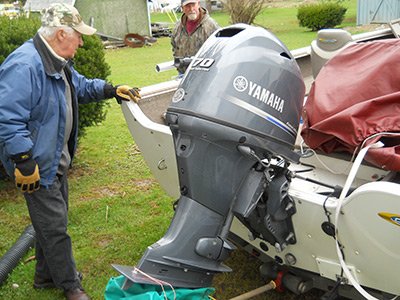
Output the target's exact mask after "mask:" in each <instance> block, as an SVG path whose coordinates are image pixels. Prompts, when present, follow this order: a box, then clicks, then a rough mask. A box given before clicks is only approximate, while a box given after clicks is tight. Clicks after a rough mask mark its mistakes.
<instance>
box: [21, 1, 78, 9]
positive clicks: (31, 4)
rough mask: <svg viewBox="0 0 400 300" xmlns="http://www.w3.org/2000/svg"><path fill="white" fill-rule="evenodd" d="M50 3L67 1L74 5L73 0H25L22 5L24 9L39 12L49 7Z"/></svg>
mask: <svg viewBox="0 0 400 300" xmlns="http://www.w3.org/2000/svg"><path fill="white" fill-rule="evenodd" d="M52 3H67V4H70V5H75V0H57V1H54V0H27V1H26V3H25V5H24V10H25V11H31V12H40V11H42V9H44V8H47V7H49V6H50V4H52Z"/></svg>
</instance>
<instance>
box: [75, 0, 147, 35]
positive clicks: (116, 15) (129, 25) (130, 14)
mask: <svg viewBox="0 0 400 300" xmlns="http://www.w3.org/2000/svg"><path fill="white" fill-rule="evenodd" d="M75 7H76V8H77V9H78V10H79V12H80V13H81V15H82V16H84V18H85V20H84V21H85V22H86V23H89V19H90V18H93V21H94V23H93V26H94V27H95V28H96V29H97V31H98V32H100V33H104V34H106V35H110V36H114V37H120V38H123V37H124V36H125V35H126V34H127V33H138V34H140V35H149V36H150V35H151V28H150V20H149V18H150V15H149V12H148V6H147V0H102V1H99V0H76V2H75Z"/></svg>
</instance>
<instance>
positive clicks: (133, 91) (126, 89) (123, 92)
mask: <svg viewBox="0 0 400 300" xmlns="http://www.w3.org/2000/svg"><path fill="white" fill-rule="evenodd" d="M139 92H140V89H139V88H136V87H130V86H129V85H117V86H116V94H117V95H116V96H115V98H116V99H117V101H118V103H121V102H120V101H121V100H123V101H133V102H135V103H138V102H139V99H140V98H142V96H141V95H140V93H139Z"/></svg>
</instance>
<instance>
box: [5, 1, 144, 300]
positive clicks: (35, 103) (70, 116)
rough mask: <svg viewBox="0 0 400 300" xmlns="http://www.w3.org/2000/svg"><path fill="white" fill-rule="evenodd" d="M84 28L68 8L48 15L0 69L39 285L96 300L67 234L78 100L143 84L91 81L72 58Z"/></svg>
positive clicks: (72, 298)
mask: <svg viewBox="0 0 400 300" xmlns="http://www.w3.org/2000/svg"><path fill="white" fill-rule="evenodd" d="M95 32H96V29H94V28H93V27H90V26H88V25H86V24H85V23H84V22H83V21H82V18H81V16H80V15H79V12H78V11H77V10H76V9H75V8H74V7H73V6H70V5H67V4H61V3H54V4H52V5H50V7H49V8H48V9H45V10H44V11H43V12H42V26H41V28H39V30H38V32H37V33H36V35H35V36H34V37H33V38H32V39H30V40H28V41H27V42H25V43H24V44H23V45H22V46H20V47H19V48H18V49H16V50H15V51H14V52H12V53H11V54H10V55H9V56H8V57H7V58H6V60H5V61H4V62H3V64H2V65H1V66H0V159H1V161H2V163H3V166H4V167H5V169H6V170H7V173H8V174H9V175H10V176H12V177H14V178H15V183H16V186H17V188H19V189H20V190H21V191H22V192H23V195H24V197H25V200H26V204H27V207H28V211H29V215H30V218H31V222H32V225H33V227H34V229H35V232H36V245H35V255H36V267H35V275H34V283H33V285H34V287H35V288H54V287H56V288H61V289H63V290H64V294H65V297H66V298H67V299H69V300H87V299H90V298H89V296H88V294H87V293H86V292H85V291H84V289H83V288H82V285H81V279H82V275H81V274H80V273H79V272H77V270H76V265H75V260H74V256H73V253H72V243H71V238H70V236H69V234H68V233H67V223H68V182H67V173H68V169H69V166H70V165H71V161H72V159H73V157H74V153H75V148H76V144H77V136H78V132H77V130H78V103H87V102H93V101H101V100H104V99H108V98H112V97H115V98H116V99H117V100H118V101H121V100H126V101H130V100H132V101H135V102H137V101H138V100H139V99H140V93H139V89H137V88H131V87H129V86H126V85H121V86H113V85H111V84H109V83H107V82H105V81H104V80H101V79H87V78H85V77H84V76H82V75H81V74H79V73H78V72H77V71H76V70H75V69H74V67H73V65H72V61H71V59H72V58H73V57H74V55H75V53H76V50H77V49H78V47H80V46H82V45H83V40H82V35H93V34H94V33H95Z"/></svg>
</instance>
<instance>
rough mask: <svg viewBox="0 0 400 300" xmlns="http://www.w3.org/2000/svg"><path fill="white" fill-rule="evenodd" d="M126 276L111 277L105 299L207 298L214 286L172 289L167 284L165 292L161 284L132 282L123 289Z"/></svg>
mask: <svg viewBox="0 0 400 300" xmlns="http://www.w3.org/2000/svg"><path fill="white" fill-rule="evenodd" d="M125 279H126V277H125V276H123V275H121V276H118V277H112V278H111V279H110V280H109V281H108V283H107V286H106V291H105V295H104V296H105V300H119V299H124V300H165V299H166V298H165V296H166V297H167V298H168V300H173V299H174V291H175V299H176V300H209V299H210V297H209V296H211V295H212V294H213V293H214V292H215V289H214V288H199V289H185V288H176V289H174V291H172V290H171V288H169V287H168V286H164V290H165V293H164V292H163V290H162V288H161V286H157V285H151V284H140V283H134V284H133V285H132V286H131V287H129V288H128V289H126V290H124V289H122V286H123V284H124V282H125Z"/></svg>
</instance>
